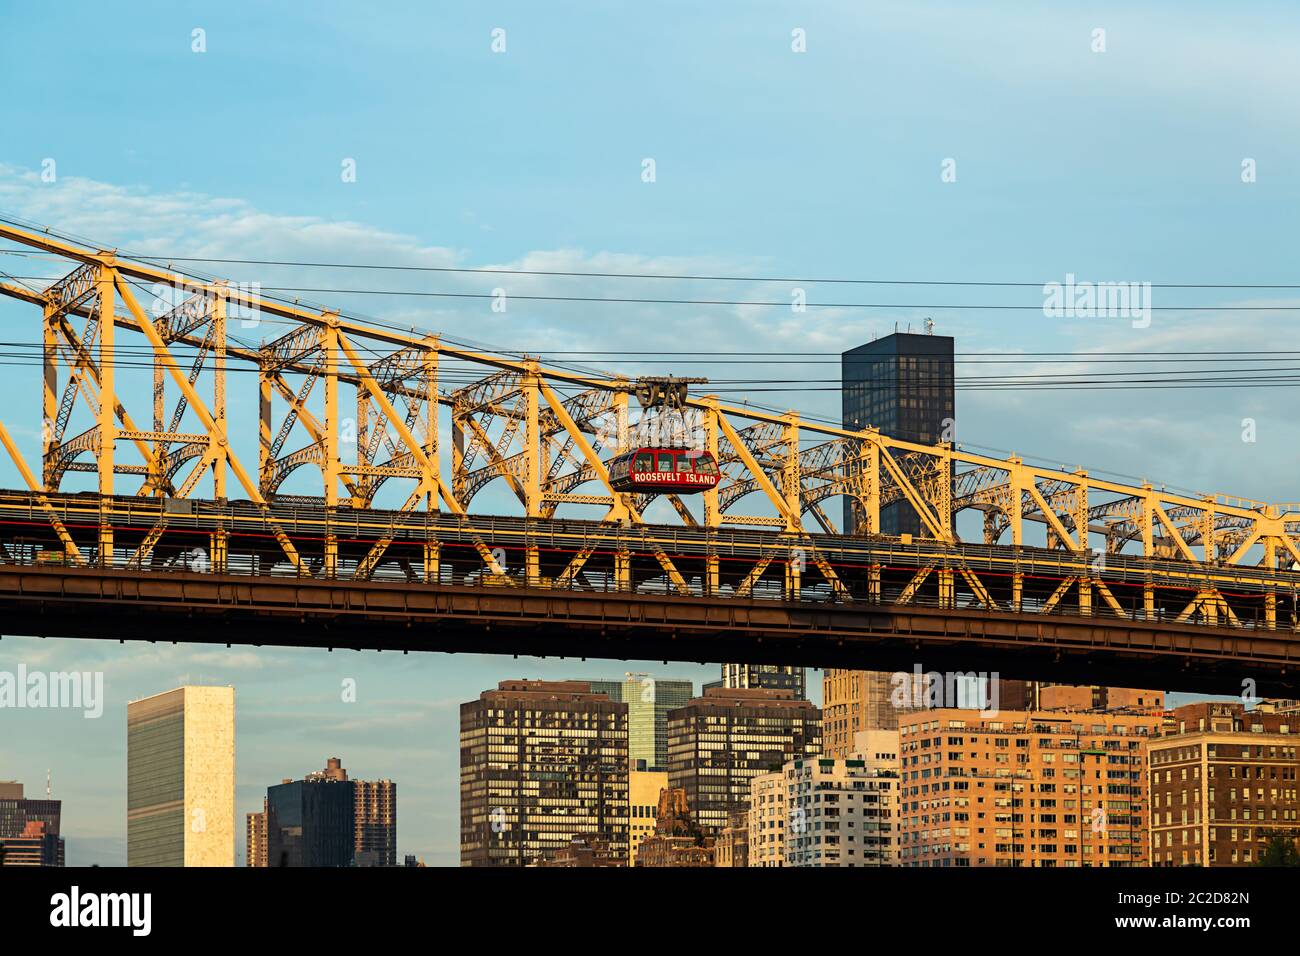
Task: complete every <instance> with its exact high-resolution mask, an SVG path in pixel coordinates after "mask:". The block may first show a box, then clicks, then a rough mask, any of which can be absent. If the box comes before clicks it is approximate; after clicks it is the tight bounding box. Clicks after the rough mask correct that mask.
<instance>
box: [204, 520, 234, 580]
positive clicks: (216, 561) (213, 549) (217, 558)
mask: <svg viewBox="0 0 1300 956" xmlns="http://www.w3.org/2000/svg"><path fill="white" fill-rule="evenodd" d="M229 538H230V533H229V532H228V531H226V530H225V529H224V528H220V529H218V530H216V531H214V532H212V534H211V535H209V539H210V540H209V544H208V552H209V553H210V554H211V555H212V572H213V573H214V574H225V572H226V566H227V565H228V564H229V563H230V552H229Z"/></svg>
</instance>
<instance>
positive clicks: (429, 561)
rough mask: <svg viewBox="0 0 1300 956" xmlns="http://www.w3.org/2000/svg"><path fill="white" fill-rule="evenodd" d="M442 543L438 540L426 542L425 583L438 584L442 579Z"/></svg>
mask: <svg viewBox="0 0 1300 956" xmlns="http://www.w3.org/2000/svg"><path fill="white" fill-rule="evenodd" d="M441 560H442V545H441V544H439V543H438V542H437V541H426V542H424V583H425V584H437V583H438V582H439V581H440V580H441V579H442V567H441V564H440V562H441Z"/></svg>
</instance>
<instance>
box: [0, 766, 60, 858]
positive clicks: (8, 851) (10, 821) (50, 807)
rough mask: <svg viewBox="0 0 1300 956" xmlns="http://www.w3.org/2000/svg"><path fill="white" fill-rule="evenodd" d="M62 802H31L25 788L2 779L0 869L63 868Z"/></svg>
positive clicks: (37, 800) (0, 781) (0, 789)
mask: <svg viewBox="0 0 1300 956" xmlns="http://www.w3.org/2000/svg"><path fill="white" fill-rule="evenodd" d="M62 811H63V803H62V801H60V800H52V799H49V798H46V799H43V800H40V799H36V800H28V799H27V798H25V797H24V796H23V785H22V784H21V783H18V782H17V781H15V780H0V866H63V861H64V844H63V837H61V836H60V835H59V824H60V820H61V817H62Z"/></svg>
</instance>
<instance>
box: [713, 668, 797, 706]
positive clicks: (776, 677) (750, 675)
mask: <svg viewBox="0 0 1300 956" xmlns="http://www.w3.org/2000/svg"><path fill="white" fill-rule="evenodd" d="M707 686H708V687H725V688H728V689H730V690H788V691H790V692H791V693H793V694H794V696H795V697H796V698H797V699H798V700H807V699H808V678H807V675H806V671H805V669H804V668H802V667H794V666H789V665H784V664H723V665H722V680H721V682H719V683H716V684H709V685H707Z"/></svg>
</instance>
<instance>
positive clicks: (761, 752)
mask: <svg viewBox="0 0 1300 956" xmlns="http://www.w3.org/2000/svg"><path fill="white" fill-rule="evenodd" d="M820 751H821V711H819V710H818V709H817V708H816V707H815V706H813V705H812V704H811V703H809V702H808V701H806V700H799V699H797V698H796V697H795V696H794V694H793V692H791V691H788V690H739V689H737V690H732V689H727V688H720V687H719V688H710V689H707V690H705V692H704V696H703V697H697V698H695V699H694V700H692V701H690V702H689V703H687V704H686V706H685V707H681V708H679V709H677V710H674V711H671V712H670V713H669V714H668V784H669V786H670V787H672V788H675V789H681V790H683V791H684V792H685V794H686V803H687V806H688V807H689V808H690V813H691V816H692V819H693V820H694V821H695V824H696V825H697V826H698V827H699V828H700V830H702V831H703V832H704V833H706V834H708V835H709V836H717V835H718V834H719V833H721V832H722V830H723V829H724V828H725V827H726V826H727V815H728V814H729V813H730V811H732V810H735V809H740V808H743V807H745V806H747V805H748V804H749V799H750V787H749V783H750V780H752V779H753V778H754V777H755V776H757V775H758V774H760V773H765V772H767V771H769V770H774V769H776V768H778V767H780V766H782V765H783V764H784V763H785V762H786V761H787V760H792V759H794V758H796V757H804V756H809V755H813V754H817V753H819V752H820Z"/></svg>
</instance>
